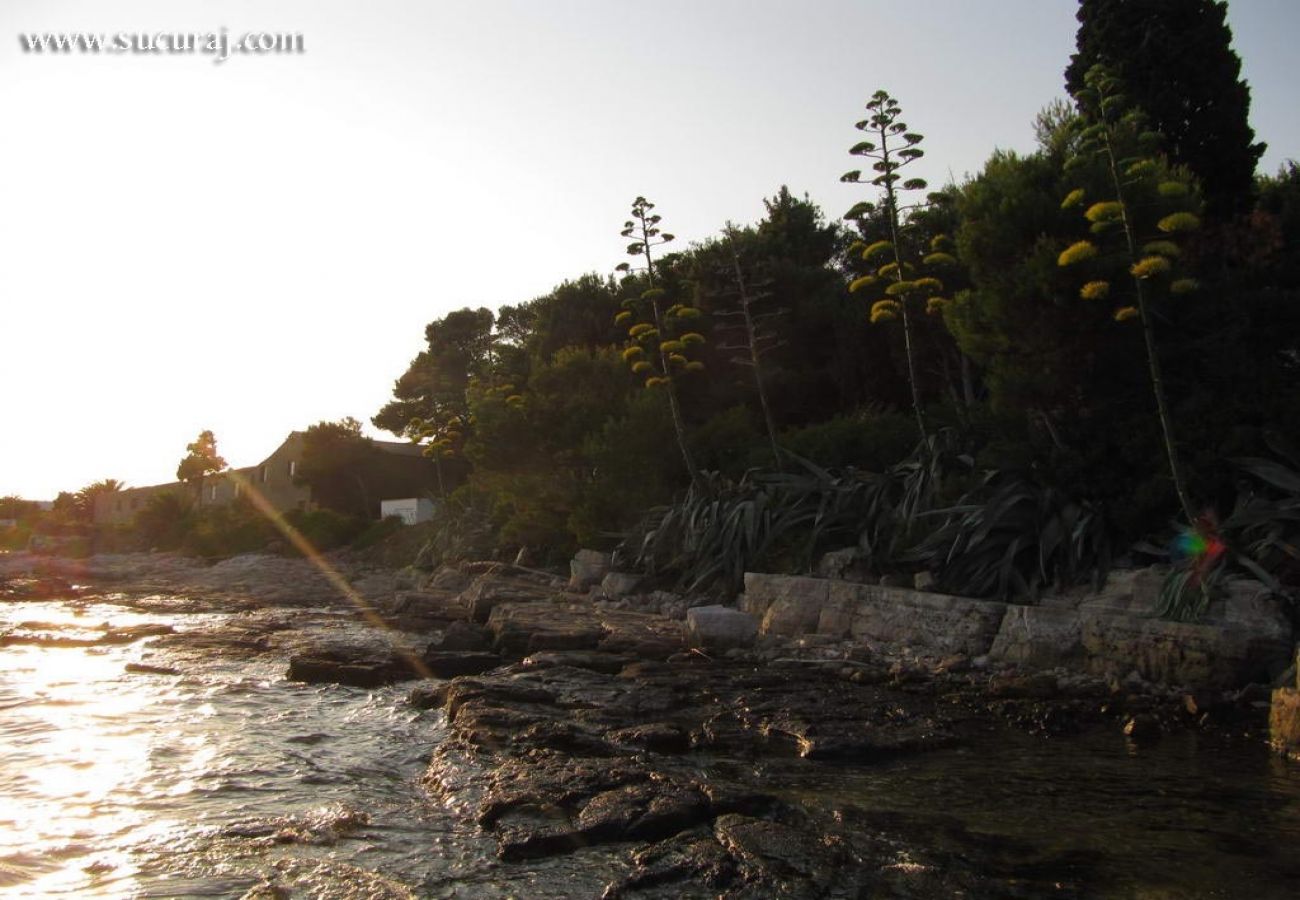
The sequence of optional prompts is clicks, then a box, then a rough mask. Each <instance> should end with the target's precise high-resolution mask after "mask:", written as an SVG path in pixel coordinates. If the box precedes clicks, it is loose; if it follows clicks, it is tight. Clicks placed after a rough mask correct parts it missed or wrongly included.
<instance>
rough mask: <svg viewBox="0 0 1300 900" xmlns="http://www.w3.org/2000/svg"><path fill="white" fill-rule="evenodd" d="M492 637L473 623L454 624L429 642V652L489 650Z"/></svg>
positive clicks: (484, 629)
mask: <svg viewBox="0 0 1300 900" xmlns="http://www.w3.org/2000/svg"><path fill="white" fill-rule="evenodd" d="M491 646H492V636H491V635H490V634H489V633H488V631H487V629H486V628H484V627H482V626H481V625H475V624H474V623H472V622H452V623H451V624H450V625H448V626H447V627H446V628H445V629H444V630H443V631H442V633H441V634H439V635H438V636H437V637H435V638H434V639H433V640H432V641H430V642H429V646H428V648H427V649H428V652H435V651H447V650H487V649H489V648H491Z"/></svg>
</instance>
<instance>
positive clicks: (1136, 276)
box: [1059, 66, 1199, 523]
mask: <svg viewBox="0 0 1300 900" xmlns="http://www.w3.org/2000/svg"><path fill="white" fill-rule="evenodd" d="M1085 83H1086V87H1085V88H1084V89H1082V90H1081V91H1079V94H1078V96H1077V98H1076V99H1077V100H1078V101H1079V105H1080V107H1081V109H1082V111H1083V112H1084V114H1085V116H1087V118H1088V119H1089V120H1090V121H1091V124H1090V125H1089V126H1088V127H1087V128H1085V129H1084V131H1083V132H1082V134H1081V139H1082V140H1081V146H1080V149H1081V151H1083V152H1088V151H1091V152H1093V153H1095V154H1097V155H1098V156H1099V157H1100V158H1101V159H1102V160H1103V161H1104V162H1105V166H1106V175H1107V180H1108V181H1109V188H1110V190H1111V192H1112V195H1113V196H1112V198H1111V199H1106V200H1102V201H1100V202H1096V203H1093V204H1092V205H1091V206H1089V207H1087V209H1086V211H1085V213H1084V216H1085V217H1086V218H1087V219H1088V221H1089V222H1091V223H1092V224H1091V231H1092V232H1093V233H1094V234H1097V235H1101V234H1104V233H1105V232H1106V231H1107V230H1111V229H1118V230H1120V231H1122V232H1123V234H1124V252H1125V261H1126V262H1127V268H1128V273H1129V278H1130V279H1131V281H1132V292H1133V299H1134V301H1135V302H1134V304H1133V305H1132V306H1124V307H1120V308H1119V309H1117V310H1116V311H1115V314H1114V318H1115V320H1116V321H1117V322H1125V321H1128V320H1131V319H1137V320H1138V321H1139V323H1140V324H1141V326H1142V339H1143V343H1144V346H1145V350H1146V362H1147V373H1148V376H1149V379H1150V382H1151V391H1152V394H1153V395H1154V397H1155V403H1156V416H1157V418H1158V420H1159V423H1160V433H1161V438H1162V440H1163V442H1164V447H1165V455H1166V457H1167V459H1168V463H1169V473H1170V476H1171V478H1172V480H1173V483H1174V493H1175V494H1176V495H1177V498H1178V503H1179V506H1180V507H1181V508H1182V512H1183V515H1184V516H1185V517H1186V520H1187V522H1189V523H1195V522H1197V521H1198V519H1197V516H1196V513H1195V511H1194V509H1195V508H1194V506H1193V505H1192V502H1191V498H1190V495H1189V494H1188V491H1187V485H1186V482H1185V480H1184V477H1183V469H1182V464H1181V461H1180V457H1179V453H1178V443H1177V441H1176V439H1175V437H1174V427H1173V417H1172V416H1171V414H1170V411H1169V403H1168V399H1167V397H1166V391H1165V384H1164V378H1163V374H1162V372H1161V367H1160V353H1159V349H1158V347H1157V345H1156V334H1155V322H1154V316H1153V313H1152V309H1151V302H1152V297H1151V286H1153V285H1154V284H1156V283H1159V282H1160V281H1161V280H1162V279H1164V278H1165V277H1166V276H1168V275H1170V273H1172V271H1173V268H1174V262H1173V261H1174V260H1175V259H1176V258H1177V257H1178V255H1179V248H1178V246H1177V244H1176V243H1174V242H1173V241H1172V240H1168V239H1161V240H1156V241H1152V242H1149V243H1147V244H1146V245H1145V246H1143V247H1139V238H1138V225H1137V223H1136V222H1135V221H1134V218H1133V212H1132V211H1133V210H1134V209H1135V208H1136V207H1135V206H1134V205H1133V204H1134V202H1135V200H1136V197H1135V195H1134V191H1135V189H1136V188H1137V186H1139V185H1143V184H1144V183H1150V182H1153V181H1156V180H1157V179H1158V178H1159V177H1160V176H1161V175H1162V174H1163V169H1162V166H1161V165H1160V163H1159V162H1158V161H1157V160H1155V159H1153V158H1138V159H1122V158H1121V150H1120V145H1121V131H1122V130H1127V131H1135V130H1136V129H1137V128H1138V127H1139V126H1140V125H1141V123H1142V116H1141V114H1140V113H1138V112H1137V111H1135V110H1132V109H1129V108H1127V101H1126V99H1125V98H1124V96H1123V95H1122V94H1121V93H1120V87H1121V86H1120V83H1119V81H1118V79H1117V78H1115V77H1114V76H1113V75H1112V74H1111V73H1110V72H1109V71H1107V70H1106V69H1105V68H1104V67H1103V66H1094V67H1093V68H1092V69H1091V70H1089V72H1088V74H1087V77H1086V78H1085ZM1158 137H1159V136H1158V135H1155V134H1154V133H1151V132H1144V133H1142V134H1139V135H1138V140H1139V143H1141V144H1148V145H1150V144H1153V143H1154V142H1155V141H1156V140H1158ZM1155 193H1156V194H1157V195H1158V196H1160V197H1163V198H1166V199H1175V200H1176V199H1183V200H1188V199H1189V198H1190V195H1191V191H1190V189H1188V187H1187V185H1186V183H1185V182H1183V181H1180V180H1177V179H1174V180H1167V181H1162V182H1159V183H1158V184H1157V185H1156V190H1155ZM1084 196H1085V195H1084V191H1083V189H1082V188H1079V189H1076V190H1074V191H1071V192H1070V194H1069V195H1068V196H1067V197H1066V198H1065V200H1064V201H1063V202H1062V204H1061V205H1062V207H1070V206H1076V205H1079V204H1081V203H1082V202H1083V200H1084ZM1198 225H1199V219H1198V218H1197V217H1196V216H1195V215H1193V214H1192V213H1191V212H1188V211H1186V210H1182V211H1178V212H1175V213H1172V214H1170V215H1167V216H1165V217H1164V218H1162V219H1161V220H1160V221H1159V222H1158V223H1157V228H1158V230H1159V231H1160V232H1161V233H1162V238H1164V237H1166V236H1169V237H1172V236H1177V235H1178V234H1180V233H1182V232H1186V231H1190V230H1193V229H1195V228H1196V227H1197V226H1198ZM1097 253H1098V251H1097V247H1096V245H1095V244H1094V243H1092V241H1087V240H1084V241H1077V242H1076V243H1074V244H1073V245H1071V246H1070V247H1068V248H1067V249H1066V250H1065V251H1063V252H1062V253H1061V256H1060V259H1059V263H1060V264H1061V265H1062V266H1070V265H1077V264H1080V263H1085V262H1088V261H1090V260H1092V259H1094V258H1096V256H1097ZM1194 287H1195V282H1194V281H1192V280H1191V279H1186V278H1183V279H1178V280H1175V281H1173V282H1172V283H1171V284H1170V285H1169V287H1168V291H1169V293H1172V294H1178V293H1184V292H1185V291H1186V290H1189V289H1193V288H1194ZM1109 288H1110V285H1109V282H1106V281H1100V280H1093V281H1089V282H1087V283H1086V284H1085V285H1083V287H1082V288H1081V289H1080V296H1082V297H1083V298H1084V299H1085V300H1094V299H1101V298H1104V297H1106V296H1107V295H1108V293H1109Z"/></svg>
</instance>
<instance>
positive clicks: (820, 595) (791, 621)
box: [739, 572, 832, 635]
mask: <svg viewBox="0 0 1300 900" xmlns="http://www.w3.org/2000/svg"><path fill="white" fill-rule="evenodd" d="M831 584H832V582H829V581H826V580H825V579H821V578H806V577H803V576H798V575H766V574H761V573H757V572H746V573H745V594H744V596H743V597H741V599H740V604H739V605H740V609H741V611H742V612H747V613H749V614H750V615H752V616H754V617H755V618H758V619H760V620H761V621H762V625H761V626H760V630H761V631H762V633H763V634H783V635H799V634H811V633H813V632H815V631H816V630H817V620H818V619H819V618H820V616H821V610H822V606H823V605H825V603H826V597H827V595H828V592H829V589H830V585H831Z"/></svg>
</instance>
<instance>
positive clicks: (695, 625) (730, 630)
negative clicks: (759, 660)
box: [686, 605, 758, 650]
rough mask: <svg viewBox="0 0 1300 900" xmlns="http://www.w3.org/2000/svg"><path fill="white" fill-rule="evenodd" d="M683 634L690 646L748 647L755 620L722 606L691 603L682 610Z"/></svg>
mask: <svg viewBox="0 0 1300 900" xmlns="http://www.w3.org/2000/svg"><path fill="white" fill-rule="evenodd" d="M686 634H687V637H688V638H689V640H690V642H691V645H692V646H694V647H704V648H707V649H711V650H726V649H731V648H736V647H752V646H753V645H754V641H755V639H756V638H757V637H758V620H757V619H755V618H754V617H753V616H751V615H750V614H749V613H745V612H741V611H740V610H738V609H732V608H730V607H726V606H717V605H715V606H695V607H691V608H690V609H688V610H686Z"/></svg>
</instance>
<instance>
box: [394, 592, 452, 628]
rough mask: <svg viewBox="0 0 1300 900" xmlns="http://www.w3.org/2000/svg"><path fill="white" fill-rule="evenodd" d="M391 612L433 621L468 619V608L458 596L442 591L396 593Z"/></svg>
mask: <svg viewBox="0 0 1300 900" xmlns="http://www.w3.org/2000/svg"><path fill="white" fill-rule="evenodd" d="M392 608H393V612H394V613H399V614H402V615H407V616H414V617H419V618H422V619H431V620H435V621H456V620H462V619H468V618H469V607H468V606H467V605H466V603H465V600H464V599H463V598H462V597H461V596H460V595H455V594H448V593H445V592H442V591H436V592H434V591H398V592H397V593H396V595H395V596H394V598H393V607H392Z"/></svg>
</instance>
